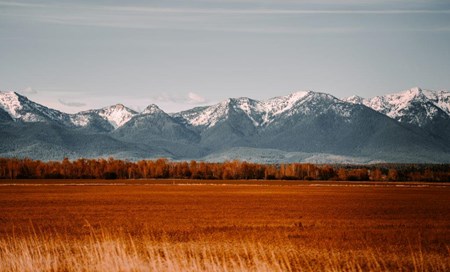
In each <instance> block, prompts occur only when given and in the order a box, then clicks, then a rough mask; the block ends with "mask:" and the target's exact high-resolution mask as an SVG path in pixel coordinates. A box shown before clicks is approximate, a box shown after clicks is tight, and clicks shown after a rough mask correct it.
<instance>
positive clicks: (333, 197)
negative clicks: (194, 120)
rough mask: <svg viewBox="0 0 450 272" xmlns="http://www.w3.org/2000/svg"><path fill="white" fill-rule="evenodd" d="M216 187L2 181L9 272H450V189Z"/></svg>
mask: <svg viewBox="0 0 450 272" xmlns="http://www.w3.org/2000/svg"><path fill="white" fill-rule="evenodd" d="M13 183H14V184H13ZM190 183H191V184H190ZM192 183H196V184H192ZM215 183H217V181H201V182H200V181H199V182H195V181H177V180H165V181H158V180H150V181H114V182H111V181H65V180H56V181H55V180H53V181H46V180H30V181H14V182H11V181H2V182H1V183H0V270H1V271H36V270H41V271H318V270H319V271H320V270H322V271H340V270H345V271H370V270H371V271H384V270H403V271H448V270H449V269H450V205H449V204H450V186H449V185H447V184H437V183H431V184H426V183H424V184H421V183H351V182H346V183H336V182H335V183H332V182H314V183H312V182H290V181H289V182H287V181H286V182H283V181H281V182H268V181H265V182H258V181H225V182H223V181H219V183H220V184H215Z"/></svg>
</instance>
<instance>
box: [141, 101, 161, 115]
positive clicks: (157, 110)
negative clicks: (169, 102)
mask: <svg viewBox="0 0 450 272" xmlns="http://www.w3.org/2000/svg"><path fill="white" fill-rule="evenodd" d="M156 113H164V111H163V110H161V109H160V108H159V107H158V106H157V105H155V104H151V105H149V106H147V108H145V110H144V111H143V112H141V114H145V115H149V114H156Z"/></svg>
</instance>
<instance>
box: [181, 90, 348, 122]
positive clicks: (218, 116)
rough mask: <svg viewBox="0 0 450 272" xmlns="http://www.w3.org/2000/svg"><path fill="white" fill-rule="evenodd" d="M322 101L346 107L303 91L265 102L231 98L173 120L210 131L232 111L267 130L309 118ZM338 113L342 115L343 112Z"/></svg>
mask: <svg viewBox="0 0 450 272" xmlns="http://www.w3.org/2000/svg"><path fill="white" fill-rule="evenodd" d="M322 101H328V102H331V103H345V102H343V101H340V100H338V99H337V98H335V97H334V96H331V95H328V94H324V93H315V92H312V91H301V92H295V93H292V94H289V95H286V96H279V97H274V98H270V99H268V100H265V101H257V100H253V99H250V98H247V97H241V98H229V99H227V100H225V101H222V102H220V103H218V104H216V105H213V106H210V107H200V108H194V109H191V110H187V111H183V112H180V113H176V114H174V116H175V117H179V118H182V119H184V120H185V121H186V122H187V123H188V124H190V125H192V126H194V127H206V128H209V127H212V126H214V125H215V124H217V123H218V122H220V121H223V120H226V119H227V118H229V116H230V111H235V112H241V113H244V114H245V115H246V116H247V117H248V118H249V119H250V120H251V121H252V123H253V125H254V126H255V127H258V126H267V125H269V124H270V123H272V122H273V121H274V120H275V119H276V118H279V117H281V116H284V115H286V116H287V117H288V116H292V115H293V114H296V113H300V112H301V113H304V114H309V113H311V112H312V111H313V110H314V109H313V107H314V106H318V104H320V103H321V102H322ZM328 102H327V105H328V106H329V104H330V103H328ZM307 105H308V106H307ZM328 106H327V107H328ZM327 109H328V108H327ZM336 110H338V109H336ZM339 110H340V111H342V109H339ZM343 114H347V113H343Z"/></svg>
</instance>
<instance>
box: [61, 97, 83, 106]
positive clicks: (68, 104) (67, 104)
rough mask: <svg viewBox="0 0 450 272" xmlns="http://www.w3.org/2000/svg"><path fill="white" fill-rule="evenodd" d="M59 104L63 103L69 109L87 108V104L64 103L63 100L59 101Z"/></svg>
mask: <svg viewBox="0 0 450 272" xmlns="http://www.w3.org/2000/svg"><path fill="white" fill-rule="evenodd" d="M58 102H59V103H61V104H62V105H64V106H67V107H73V108H81V107H84V106H86V104H85V103H81V102H69V101H64V100H62V99H58Z"/></svg>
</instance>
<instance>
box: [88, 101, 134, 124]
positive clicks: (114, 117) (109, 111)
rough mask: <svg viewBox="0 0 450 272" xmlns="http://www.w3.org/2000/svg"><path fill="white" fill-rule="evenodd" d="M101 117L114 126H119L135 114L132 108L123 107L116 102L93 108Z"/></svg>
mask: <svg viewBox="0 0 450 272" xmlns="http://www.w3.org/2000/svg"><path fill="white" fill-rule="evenodd" d="M95 112H97V113H98V115H100V116H101V117H102V118H103V119H105V120H107V121H108V122H109V123H110V124H111V125H112V126H113V127H114V128H118V127H121V126H122V125H123V124H125V123H126V122H128V121H129V120H130V119H131V118H132V117H133V116H134V115H136V114H137V112H135V111H134V110H132V109H129V108H127V107H125V106H124V105H123V104H116V105H112V106H109V107H105V108H102V109H99V110H95Z"/></svg>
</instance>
